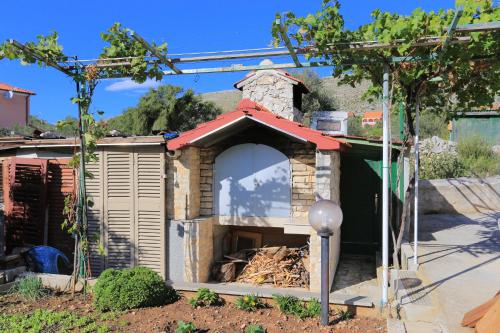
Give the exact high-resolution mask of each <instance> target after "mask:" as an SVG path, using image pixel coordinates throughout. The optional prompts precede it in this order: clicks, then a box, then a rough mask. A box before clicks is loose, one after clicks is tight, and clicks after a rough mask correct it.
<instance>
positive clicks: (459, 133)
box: [450, 111, 500, 145]
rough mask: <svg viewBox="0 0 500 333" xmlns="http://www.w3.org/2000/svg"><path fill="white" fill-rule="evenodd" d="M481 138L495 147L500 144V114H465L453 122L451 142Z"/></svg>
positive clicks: (490, 112) (460, 114)
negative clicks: (473, 137)
mask: <svg viewBox="0 0 500 333" xmlns="http://www.w3.org/2000/svg"><path fill="white" fill-rule="evenodd" d="M472 136H480V137H482V138H483V139H485V140H486V141H488V142H490V143H491V144H493V145H498V144H500V112H497V111H477V112H463V113H459V114H457V115H456V117H455V118H454V119H453V120H452V128H451V133H450V140H451V141H455V142H458V141H460V140H463V139H466V138H469V137H472Z"/></svg>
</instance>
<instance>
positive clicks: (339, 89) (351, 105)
mask: <svg viewBox="0 0 500 333" xmlns="http://www.w3.org/2000/svg"><path fill="white" fill-rule="evenodd" d="M322 80H323V82H324V88H325V89H326V90H327V91H328V92H329V93H330V94H331V95H332V96H333V97H334V99H335V101H336V104H337V105H338V110H339V111H349V112H353V113H355V114H360V113H363V112H365V111H370V110H376V109H381V106H380V105H377V104H374V103H368V102H367V101H364V100H362V98H361V97H362V95H363V93H364V92H365V91H366V89H367V88H368V87H369V83H368V82H367V81H366V82H362V83H361V84H360V85H358V86H356V87H355V88H352V87H351V86H348V85H341V86H339V85H338V84H337V83H338V79H336V78H333V77H324V78H323V79H322ZM201 96H202V98H203V99H204V100H206V101H211V102H214V103H215V104H216V105H218V106H219V107H220V108H221V109H222V110H223V112H228V111H232V110H234V108H235V107H236V105H237V104H238V102H239V101H240V99H241V91H239V90H236V89H234V90H222V91H216V92H210V93H205V94H201Z"/></svg>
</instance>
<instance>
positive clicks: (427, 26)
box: [272, 0, 500, 135]
mask: <svg viewBox="0 0 500 333" xmlns="http://www.w3.org/2000/svg"><path fill="white" fill-rule="evenodd" d="M322 4H323V5H322V9H321V10H320V11H319V12H317V13H315V14H309V15H307V16H305V17H297V16H295V14H293V13H287V14H286V18H287V20H286V21H285V25H286V28H287V29H288V32H289V36H290V38H291V39H292V40H295V42H296V44H297V45H298V46H301V47H304V46H308V48H307V50H309V53H308V54H307V55H306V56H307V57H308V58H315V59H321V60H327V61H330V62H331V63H332V64H333V65H334V66H335V67H334V71H333V75H334V76H337V77H340V78H341V81H340V82H341V83H343V84H350V85H352V86H355V85H356V84H358V83H360V82H361V81H362V80H365V79H367V80H369V81H370V82H371V84H372V85H371V87H370V88H369V89H368V90H367V92H366V94H365V95H366V97H367V98H379V97H380V95H381V91H382V73H383V67H384V65H388V66H389V67H390V73H391V79H390V82H391V89H392V96H393V100H394V101H395V102H397V101H402V102H404V103H405V114H406V131H407V134H409V135H414V132H415V130H414V112H415V107H416V105H417V104H420V106H421V108H422V109H430V110H432V111H433V112H436V113H439V112H450V111H455V110H458V109H461V110H467V109H470V108H472V107H479V106H484V105H491V104H492V103H493V101H494V97H495V94H496V93H498V91H499V90H500V80H498V75H499V74H500V63H499V61H498V55H499V50H500V46H499V41H500V34H499V33H498V32H491V31H482V32H472V33H460V32H456V34H455V35H456V36H457V37H461V38H462V40H464V41H466V43H451V44H449V45H448V46H447V47H445V45H444V43H443V42H441V43H439V44H438V45H434V46H429V45H427V44H426V43H423V41H426V40H428V37H429V36H433V37H436V38H437V40H438V41H444V40H445V39H446V36H447V29H448V27H449V26H450V23H451V22H452V19H453V17H454V15H455V12H454V11H453V10H439V11H431V12H425V11H424V10H422V9H420V8H417V9H415V10H414V11H413V12H412V14H411V15H400V14H397V13H390V12H381V11H380V10H375V11H374V12H373V13H372V22H370V23H368V24H365V25H362V26H361V27H359V28H358V29H356V30H346V29H344V19H343V17H342V15H341V14H340V12H339V10H340V3H339V2H338V1H337V0H324V1H323V2H322ZM457 6H463V14H462V15H461V18H460V20H459V22H458V23H459V24H471V23H483V22H491V21H497V20H499V19H500V8H498V7H494V6H493V3H492V1H491V0H457ZM272 32H273V36H274V38H275V41H276V43H281V37H280V34H279V28H278V26H277V25H273V31H272ZM374 40H375V41H378V42H379V43H384V44H387V45H391V46H390V47H384V48H368V47H366V48H362V47H357V48H354V49H353V48H351V47H349V43H352V42H358V43H363V42H365V41H374ZM311 45H312V46H314V47H311ZM394 57H401V58H402V59H403V61H401V62H393V61H392V59H394ZM415 59H423V60H424V61H415ZM429 60H431V61H429ZM433 79H434V80H433Z"/></svg>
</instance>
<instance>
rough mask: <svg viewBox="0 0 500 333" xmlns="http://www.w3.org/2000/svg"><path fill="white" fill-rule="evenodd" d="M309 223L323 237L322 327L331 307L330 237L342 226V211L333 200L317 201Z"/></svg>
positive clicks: (312, 208) (325, 323)
mask: <svg viewBox="0 0 500 333" xmlns="http://www.w3.org/2000/svg"><path fill="white" fill-rule="evenodd" d="M309 223H310V224H311V226H312V227H313V229H314V230H316V232H317V233H318V235H319V236H320V237H321V325H323V326H326V325H328V322H329V320H328V310H329V306H330V299H329V298H330V286H329V282H330V281H329V280H330V277H329V275H330V269H329V265H330V236H331V235H333V233H334V232H335V231H336V230H338V228H340V225H341V224H342V210H341V209H340V207H339V205H337V204H336V203H335V202H333V201H331V200H319V201H316V202H315V203H314V204H313V205H312V206H311V208H309Z"/></svg>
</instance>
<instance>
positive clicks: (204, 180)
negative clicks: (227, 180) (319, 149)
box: [200, 142, 316, 218]
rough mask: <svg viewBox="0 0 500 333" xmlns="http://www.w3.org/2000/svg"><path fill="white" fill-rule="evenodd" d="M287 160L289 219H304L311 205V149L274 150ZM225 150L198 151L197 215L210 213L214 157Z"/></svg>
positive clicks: (297, 146) (287, 147)
mask: <svg viewBox="0 0 500 333" xmlns="http://www.w3.org/2000/svg"><path fill="white" fill-rule="evenodd" d="M275 148H277V149H278V150H280V151H281V152H283V153H284V154H285V155H287V156H288V157H289V158H290V167H291V178H292V217H294V218H306V217H307V211H308V209H309V207H310V206H311V205H312V204H313V203H314V200H315V198H314V191H315V170H316V168H315V162H316V161H315V150H314V148H313V147H311V146H306V145H304V144H301V143H290V142H288V143H286V144H281V145H279V147H275ZM225 149H226V147H222V146H215V147H211V148H204V149H201V151H200V176H201V177H200V197H201V204H200V215H201V216H209V215H212V214H213V202H214V200H213V176H214V173H213V167H214V162H215V158H216V157H217V155H218V154H220V153H221V152H222V151H223V150H225Z"/></svg>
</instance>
